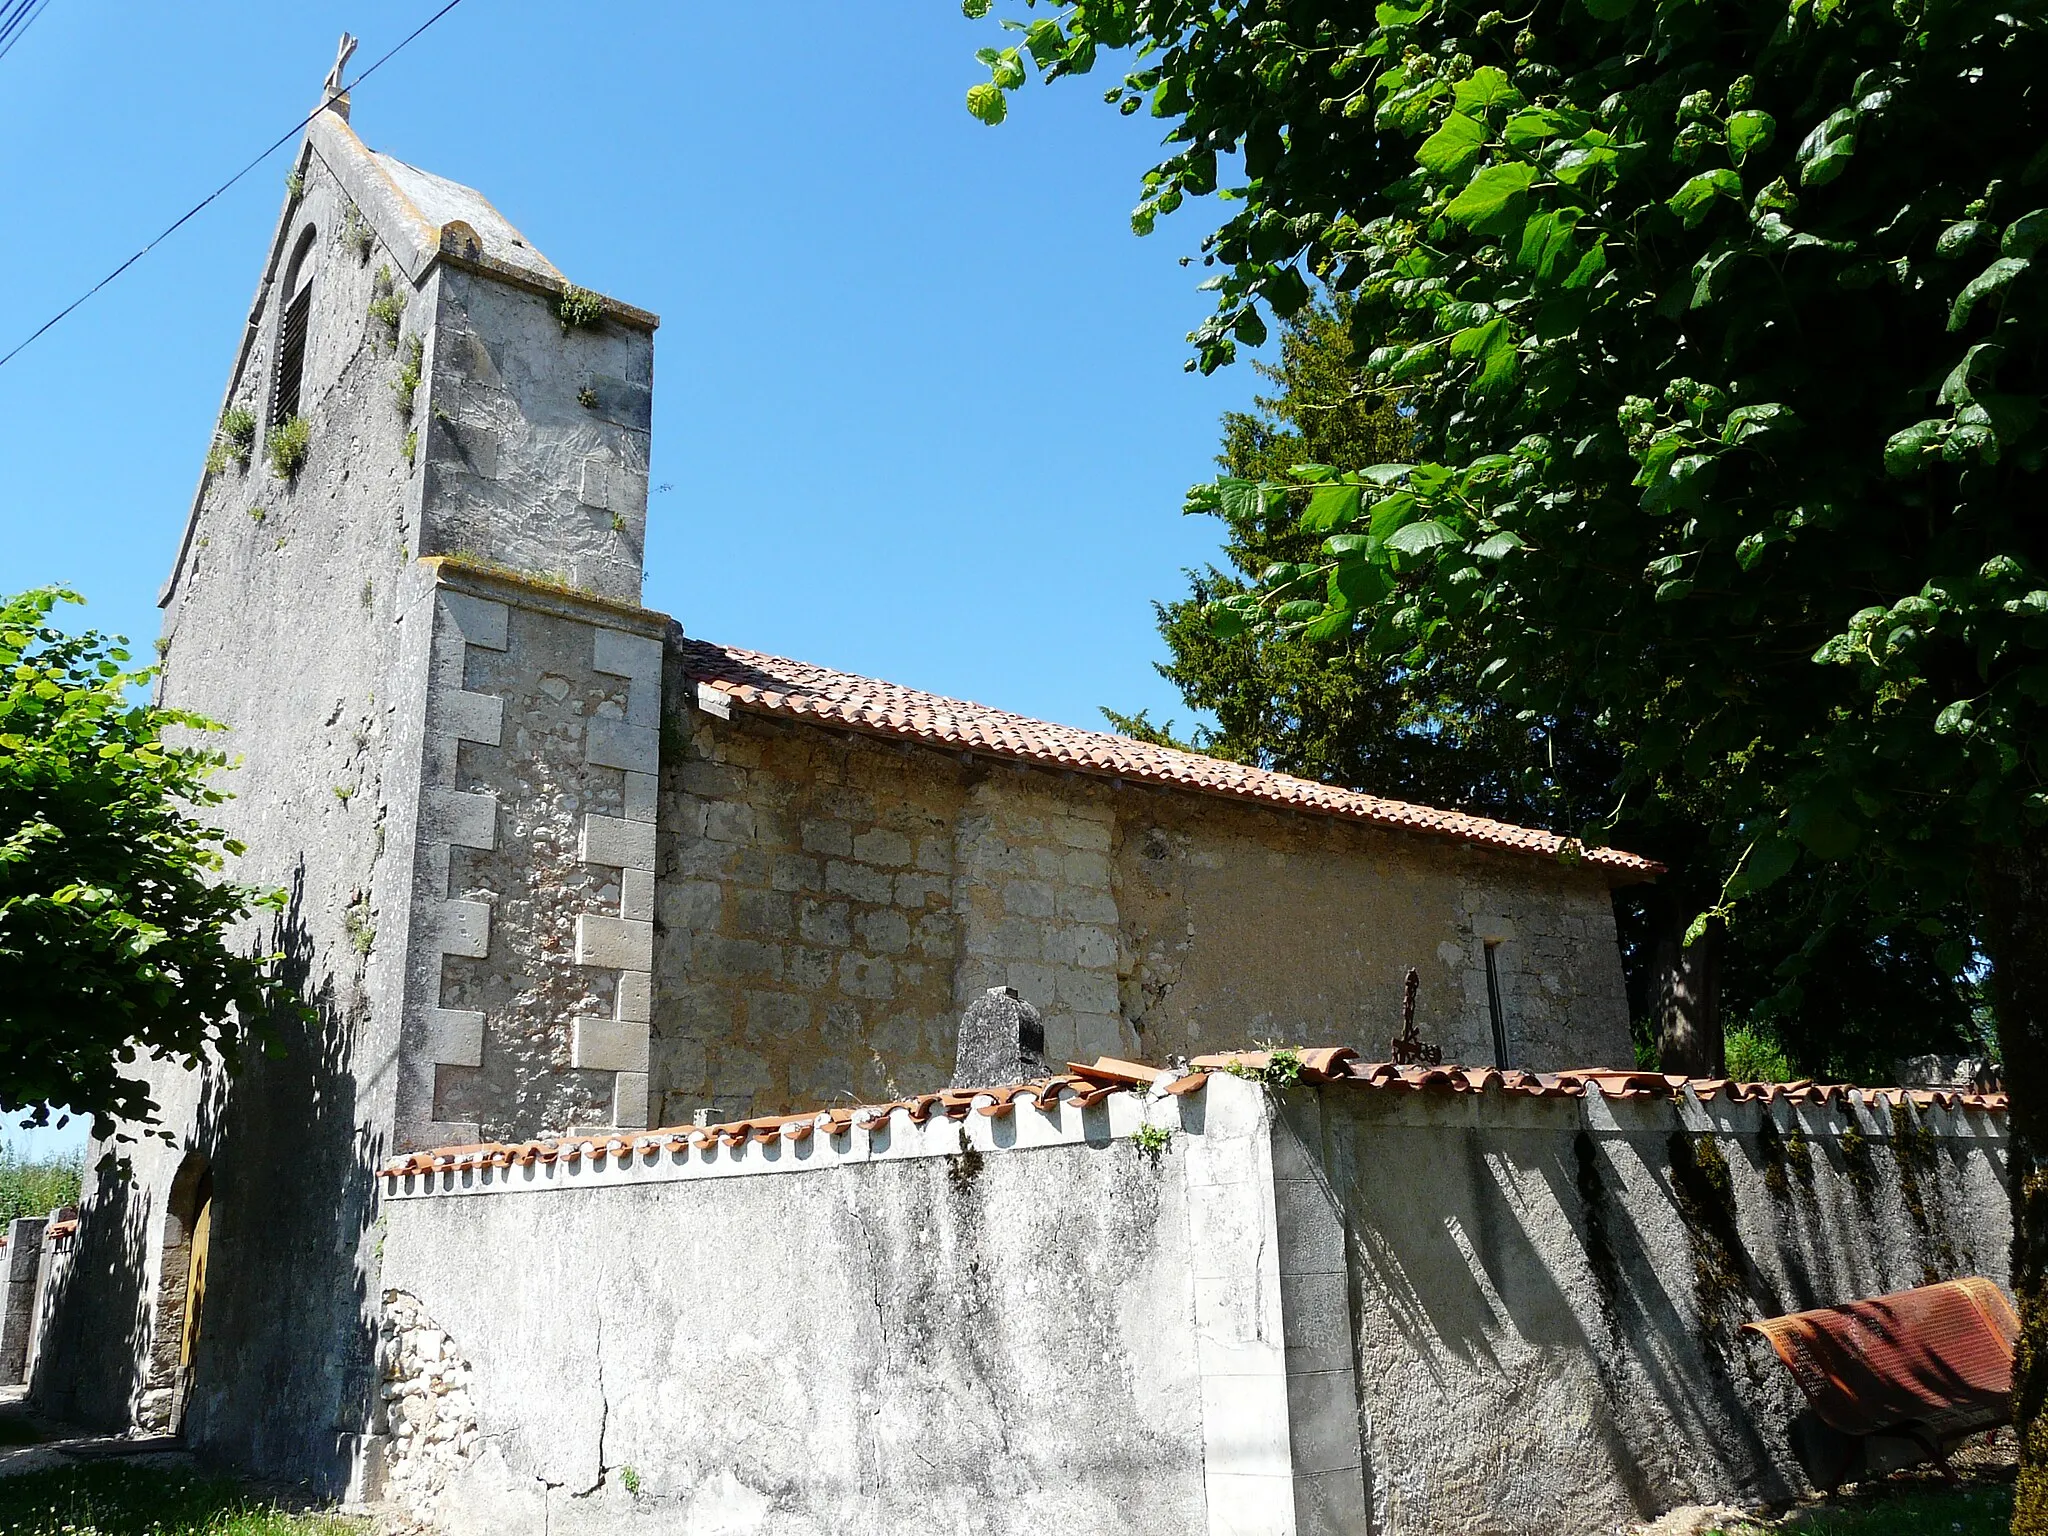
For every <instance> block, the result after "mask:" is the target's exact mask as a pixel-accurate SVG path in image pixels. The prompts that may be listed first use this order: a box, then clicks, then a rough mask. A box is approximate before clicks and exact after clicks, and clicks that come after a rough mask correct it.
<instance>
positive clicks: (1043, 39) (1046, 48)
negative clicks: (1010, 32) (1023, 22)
mask: <svg viewBox="0 0 2048 1536" xmlns="http://www.w3.org/2000/svg"><path fill="white" fill-rule="evenodd" d="M1024 46H1025V48H1027V49H1028V50H1030V53H1031V57H1032V60H1033V61H1034V62H1035V63H1036V64H1037V65H1038V67H1039V68H1040V69H1045V68H1047V67H1049V66H1050V65H1053V64H1056V63H1058V62H1059V61H1060V60H1061V59H1063V58H1065V57H1066V54H1067V39H1066V35H1065V34H1064V33H1062V32H1061V31H1060V24H1059V23H1058V22H1056V21H1054V20H1052V19H1051V18H1049V17H1048V18H1046V19H1045V20H1043V21H1035V22H1033V23H1032V24H1031V26H1030V27H1029V28H1028V29H1027V30H1026V31H1025V33H1024Z"/></svg>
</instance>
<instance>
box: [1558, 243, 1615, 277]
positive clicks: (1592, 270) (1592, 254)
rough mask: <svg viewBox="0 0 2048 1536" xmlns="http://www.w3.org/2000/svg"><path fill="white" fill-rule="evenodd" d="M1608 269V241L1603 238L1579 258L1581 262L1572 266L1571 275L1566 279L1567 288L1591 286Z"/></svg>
mask: <svg viewBox="0 0 2048 1536" xmlns="http://www.w3.org/2000/svg"><path fill="white" fill-rule="evenodd" d="M1606 270H1607V243H1606V242H1605V241H1604V240H1603V241H1601V242H1599V243H1598V244H1596V245H1594V246H1593V248H1592V249H1591V250H1589V251H1587V252H1586V254H1585V255H1583V256H1581V257H1580V258H1579V264H1578V265H1577V266H1576V267H1573V268H1572V272H1571V276H1569V277H1567V278H1566V279H1565V280H1564V286H1565V287H1566V288H1590V287H1591V286H1592V285H1593V284H1594V283H1595V282H1597V281H1598V280H1599V277H1600V274H1601V273H1602V272H1605V271H1606Z"/></svg>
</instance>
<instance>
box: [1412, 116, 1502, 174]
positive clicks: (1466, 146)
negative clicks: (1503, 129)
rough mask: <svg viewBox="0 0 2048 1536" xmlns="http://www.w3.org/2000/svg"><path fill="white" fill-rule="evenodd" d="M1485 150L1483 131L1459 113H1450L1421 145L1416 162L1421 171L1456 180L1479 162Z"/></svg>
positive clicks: (1416, 152)
mask: <svg viewBox="0 0 2048 1536" xmlns="http://www.w3.org/2000/svg"><path fill="white" fill-rule="evenodd" d="M1485 148H1486V128H1485V126H1484V125H1483V124H1480V123H1476V122H1474V121H1473V120H1472V119H1471V118H1469V117H1467V116H1465V114H1464V113H1462V112H1453V113H1452V114H1451V115H1450V116H1449V117H1447V118H1445V119H1444V125H1443V126H1442V127H1441V128H1439V129H1437V131H1436V132H1435V133H1432V134H1431V135H1430V136H1429V137H1428V138H1426V139H1424V140H1423V141H1422V147H1421V148H1420V149H1418V150H1416V151H1415V160H1416V163H1417V164H1419V165H1420V166H1421V167H1422V168H1423V169H1424V170H1426V171H1429V172H1432V173H1433V174H1435V175H1438V176H1444V177H1453V176H1457V175H1459V174H1460V173H1462V172H1463V171H1465V170H1466V169H1467V168H1468V167H1470V166H1471V164H1472V162H1473V161H1474V160H1476V159H1478V158H1479V156H1480V154H1481V153H1482V152H1483V151H1484V150H1485Z"/></svg>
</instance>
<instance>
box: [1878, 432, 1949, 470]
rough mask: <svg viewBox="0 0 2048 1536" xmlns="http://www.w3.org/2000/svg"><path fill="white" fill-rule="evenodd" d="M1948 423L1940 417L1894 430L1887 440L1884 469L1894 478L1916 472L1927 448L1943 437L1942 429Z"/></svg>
mask: <svg viewBox="0 0 2048 1536" xmlns="http://www.w3.org/2000/svg"><path fill="white" fill-rule="evenodd" d="M1946 425H1947V423H1946V422H1944V421H1941V420H1940V419H1938V418H1935V419H1930V420H1927V421H1916V422H1914V423H1913V425H1912V426H1910V427H1908V428H1906V429H1905V431H1903V432H1894V433H1893V434H1892V435H1891V436H1890V437H1889V438H1887V439H1886V440H1885V445H1884V469H1885V473H1886V474H1888V475H1891V476H1892V477H1893V478H1894V479H1903V478H1904V477H1905V476H1907V475H1910V474H1914V473H1916V472H1917V471H1918V470H1919V468H1920V465H1921V461H1922V458H1923V456H1924V455H1925V453H1926V450H1927V449H1928V448H1929V447H1931V446H1932V445H1933V444H1934V443H1935V442H1936V441H1938V440H1939V439H1940V437H1941V430H1942V428H1943V427H1945V426H1946Z"/></svg>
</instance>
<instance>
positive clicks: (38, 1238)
mask: <svg viewBox="0 0 2048 1536" xmlns="http://www.w3.org/2000/svg"><path fill="white" fill-rule="evenodd" d="M47 1225H48V1218H47V1217H43V1216H23V1217H22V1218H20V1219H19V1220H18V1221H13V1222H10V1223H9V1224H8V1227H7V1247H6V1249H5V1250H4V1251H0V1386H7V1387H11V1386H16V1385H18V1384H19V1383H21V1382H22V1381H24V1380H26V1379H27V1371H28V1336H29V1334H30V1332H31V1331H32V1330H33V1329H34V1327H35V1320H36V1268H37V1265H38V1263H39V1261H40V1260H41V1258H42V1255H43V1228H44V1227H45V1226H47Z"/></svg>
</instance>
